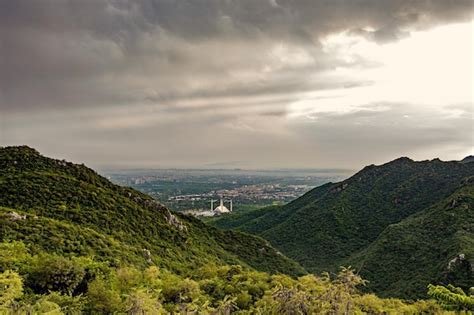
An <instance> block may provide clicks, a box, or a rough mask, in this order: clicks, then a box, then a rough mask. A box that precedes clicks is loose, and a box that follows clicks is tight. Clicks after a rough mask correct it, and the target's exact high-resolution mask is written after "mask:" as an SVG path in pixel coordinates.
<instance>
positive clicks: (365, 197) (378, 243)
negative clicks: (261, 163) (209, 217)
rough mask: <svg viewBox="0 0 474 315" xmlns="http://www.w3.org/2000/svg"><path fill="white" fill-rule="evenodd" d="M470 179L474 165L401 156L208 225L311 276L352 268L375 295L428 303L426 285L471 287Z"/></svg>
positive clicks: (473, 200) (473, 203) (473, 199)
mask: <svg viewBox="0 0 474 315" xmlns="http://www.w3.org/2000/svg"><path fill="white" fill-rule="evenodd" d="M472 174H474V163H459V162H441V161H439V160H433V161H422V162H414V161H411V160H409V159H407V158H400V159H397V160H395V161H392V162H390V163H387V164H384V165H381V166H368V167H366V168H364V169H363V170H361V171H360V172H358V173H357V174H355V175H354V176H352V177H351V178H349V179H347V180H345V181H343V182H341V183H335V184H332V183H330V184H326V185H323V186H320V187H317V188H315V189H313V190H312V191H310V192H308V193H307V194H305V195H304V196H302V197H300V198H298V199H296V200H295V201H293V202H291V203H289V204H287V205H284V206H279V207H278V206H277V207H268V208H264V209H259V210H255V211H250V212H246V213H242V214H239V213H236V214H232V215H228V216H225V217H222V218H219V219H216V220H215V221H212V222H210V223H211V224H213V225H215V226H217V227H221V228H231V229H236V230H240V231H244V232H249V233H254V234H257V235H259V236H262V237H263V238H265V239H267V240H269V241H270V243H271V244H272V245H273V246H275V247H276V248H277V249H279V250H280V251H281V252H282V253H283V254H285V255H287V256H288V257H290V258H293V259H295V260H296V261H297V262H299V263H300V264H301V265H302V266H303V267H305V268H306V269H307V270H308V271H311V272H316V273H320V272H323V271H329V272H336V270H337V268H338V267H339V266H340V265H352V266H355V267H356V268H357V269H358V270H360V274H361V275H362V276H364V278H366V279H367V280H369V283H368V285H367V287H368V289H369V290H371V291H373V292H376V293H377V294H381V295H382V296H392V297H404V298H415V297H426V290H425V288H426V285H427V284H428V283H452V284H455V285H457V286H460V287H462V288H463V289H467V288H468V287H469V286H473V285H474V275H473V272H472V270H473V268H471V266H472V265H473V262H474V212H473V211H472V209H474V188H473V186H474V185H473V184H474V178H473V177H472ZM461 254H463V255H464V257H465V259H464V260H463V261H462V262H459V263H456V264H454V265H452V266H451V267H450V268H449V270H448V268H447V267H448V264H449V261H451V260H452V259H454V258H455V257H456V256H458V255H461Z"/></svg>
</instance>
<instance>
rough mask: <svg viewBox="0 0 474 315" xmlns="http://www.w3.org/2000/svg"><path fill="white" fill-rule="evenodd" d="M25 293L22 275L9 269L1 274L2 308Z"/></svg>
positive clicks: (0, 298) (0, 302)
mask: <svg viewBox="0 0 474 315" xmlns="http://www.w3.org/2000/svg"><path fill="white" fill-rule="evenodd" d="M22 295H23V282H22V280H21V278H20V276H19V275H18V274H17V273H16V272H13V271H10V270H7V271H4V272H3V273H1V274H0V310H1V308H2V307H8V306H10V304H12V303H13V301H14V300H15V299H17V298H19V297H21V296H22Z"/></svg>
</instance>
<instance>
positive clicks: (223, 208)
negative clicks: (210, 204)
mask: <svg viewBox="0 0 474 315" xmlns="http://www.w3.org/2000/svg"><path fill="white" fill-rule="evenodd" d="M214 212H219V213H228V212H230V210H229V209H227V207H226V206H224V205H220V206H218V207H216V208H215V209H214Z"/></svg>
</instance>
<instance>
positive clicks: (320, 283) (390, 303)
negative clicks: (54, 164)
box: [0, 246, 440, 314]
mask: <svg viewBox="0 0 474 315" xmlns="http://www.w3.org/2000/svg"><path fill="white" fill-rule="evenodd" d="M1 248H8V246H1ZM26 254H29V253H26ZM27 256H28V258H27V259H26V260H25V261H20V262H19V263H18V265H19V266H21V267H20V268H19V270H22V272H23V274H21V277H23V278H25V279H28V281H27V282H25V292H26V294H23V290H22V288H23V287H22V280H21V277H20V275H18V274H17V273H14V272H11V271H6V272H4V273H3V274H0V288H2V291H1V292H2V294H1V295H0V296H1V299H0V301H1V305H0V312H6V313H16V314H23V313H32V314H37V313H48V314H63V313H64V314H80V313H92V314H114V313H128V314H179V313H181V314H189V313H191V314H230V313H236V314H342V313H349V314H352V313H365V312H367V313H371V314H374V313H390V312H391V311H394V310H395V311H396V310H404V312H405V313H420V312H430V313H432V314H435V313H439V312H440V308H439V307H438V306H437V305H436V304H433V302H424V301H418V302H415V303H407V302H404V301H401V300H396V299H389V300H384V299H380V298H378V297H376V296H375V295H364V294H362V293H361V292H360V290H359V289H360V287H361V286H363V285H364V284H365V281H364V280H363V279H362V278H361V277H360V276H358V275H357V274H355V273H354V271H353V270H352V269H350V268H341V270H340V272H339V273H338V274H337V276H335V277H334V278H333V279H331V278H330V277H329V275H327V274H326V275H324V276H323V277H317V276H315V275H306V276H302V277H299V278H297V279H295V278H291V277H290V276H287V275H282V274H279V275H270V274H268V273H263V272H258V271H252V270H248V269H246V268H243V267H241V266H238V265H225V266H218V265H206V266H203V267H201V268H199V269H198V270H196V271H195V272H194V273H193V277H192V278H189V277H186V276H184V275H178V274H176V273H174V272H171V271H169V270H166V269H162V268H158V267H156V266H150V267H147V268H145V269H141V268H136V267H133V266H128V267H119V268H110V267H104V266H103V264H102V263H97V262H94V261H93V259H91V258H90V257H80V258H65V257H63V259H59V258H58V257H57V256H55V255H50V254H45V253H39V254H37V255H27ZM41 260H42V261H45V263H44V264H40V263H39V261H41ZM25 262H28V264H30V263H31V262H34V264H33V265H32V266H31V267H30V268H24V267H23V266H24V264H25ZM46 265H50V266H51V268H46ZM93 267H95V268H93ZM54 269H58V271H57V272H53V276H52V278H51V277H49V276H44V277H40V276H39V274H38V272H41V273H44V274H51V273H52V271H51V270H54ZM75 269H76V270H79V269H80V270H84V276H83V279H82V281H84V282H85V283H84V285H85V290H84V291H83V292H81V293H80V294H77V293H73V294H64V291H68V290H69V291H71V288H72V287H75V284H76V283H77V282H78V281H71V279H76V278H75V277H72V278H71V275H74V274H75V273H71V272H70V270H75ZM88 273H91V274H94V275H95V277H88V276H87V274H88ZM58 274H60V275H61V276H59V277H58V276H57V275H58ZM64 274H65V275H67V276H64ZM32 275H34V276H32ZM52 279H54V281H53V280H52ZM76 280H77V279H76ZM45 282H46V283H52V284H53V285H50V288H51V291H49V292H39V291H38V290H36V291H35V290H33V289H34V288H38V287H40V288H43V287H44V286H45ZM4 284H7V285H4ZM75 288H77V286H76V287H75ZM73 291H77V290H73Z"/></svg>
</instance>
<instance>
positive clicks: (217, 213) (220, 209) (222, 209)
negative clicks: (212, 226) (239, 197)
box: [211, 196, 232, 215]
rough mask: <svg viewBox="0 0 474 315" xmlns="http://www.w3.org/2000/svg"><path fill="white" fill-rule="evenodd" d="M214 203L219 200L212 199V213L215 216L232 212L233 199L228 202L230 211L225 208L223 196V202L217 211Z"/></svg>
mask: <svg viewBox="0 0 474 315" xmlns="http://www.w3.org/2000/svg"><path fill="white" fill-rule="evenodd" d="M214 201H217V200H213V199H211V212H213V213H214V215H220V214H223V213H229V212H232V199H230V200H228V202H229V204H230V210H229V209H228V208H227V207H226V206H224V199H223V198H222V196H221V201H220V204H219V206H217V207H216V208H215V209H214Z"/></svg>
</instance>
